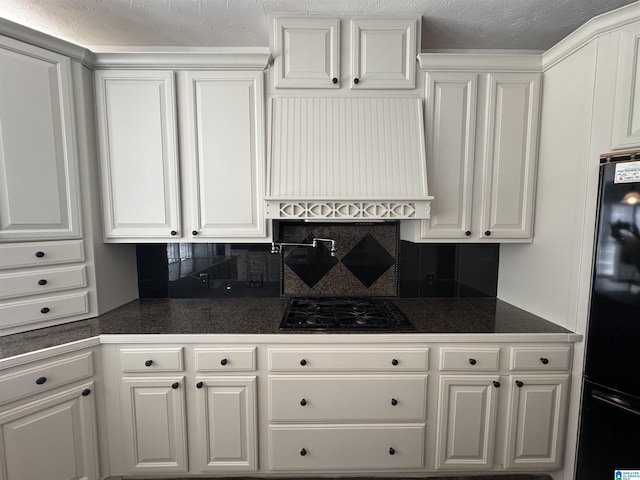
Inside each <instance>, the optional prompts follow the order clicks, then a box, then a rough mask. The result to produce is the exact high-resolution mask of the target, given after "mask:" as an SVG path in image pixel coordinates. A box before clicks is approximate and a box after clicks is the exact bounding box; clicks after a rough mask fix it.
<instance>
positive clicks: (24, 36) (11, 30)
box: [0, 18, 94, 68]
mask: <svg viewBox="0 0 640 480" xmlns="http://www.w3.org/2000/svg"><path fill="white" fill-rule="evenodd" d="M0 35H4V36H6V37H10V38H13V39H14V40H19V41H21V42H25V43H30V44H31V45H35V46H36V47H41V48H45V49H47V50H51V51H53V52H56V53H59V54H61V55H65V56H67V57H70V58H71V59H72V60H77V61H78V62H80V63H82V64H83V65H85V66H87V67H90V68H91V67H93V62H94V55H93V52H91V51H90V50H89V49H87V48H85V47H81V46H80V45H76V44H74V43H70V42H67V41H66V40H61V39H60V38H56V37H53V36H51V35H47V34H46V33H42V32H39V31H37V30H33V29H32V28H29V27H25V26H24V25H20V24H19V23H15V22H12V21H10V20H7V19H4V18H0Z"/></svg>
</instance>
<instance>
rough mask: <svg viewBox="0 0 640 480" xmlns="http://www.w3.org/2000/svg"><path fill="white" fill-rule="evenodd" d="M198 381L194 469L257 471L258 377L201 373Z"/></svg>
mask: <svg viewBox="0 0 640 480" xmlns="http://www.w3.org/2000/svg"><path fill="white" fill-rule="evenodd" d="M196 381H197V384H196V387H197V391H196V392H197V393H196V412H195V415H196V425H197V427H196V430H195V431H194V432H191V438H192V439H193V442H192V444H191V448H192V449H193V452H192V455H193V457H192V458H195V460H194V463H193V465H192V470H197V471H198V472H254V471H256V470H257V468H258V462H257V450H256V438H257V435H258V433H257V418H256V408H257V407H256V377H254V376H250V377H200V378H198V379H197V380H196Z"/></svg>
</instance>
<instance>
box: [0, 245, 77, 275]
mask: <svg viewBox="0 0 640 480" xmlns="http://www.w3.org/2000/svg"><path fill="white" fill-rule="evenodd" d="M83 260H84V250H83V248H82V240H69V241H64V242H33V243H19V244H16V243H13V244H8V245H0V270H1V269H6V268H26V267H37V266H40V265H56V264H59V263H71V262H82V261H83Z"/></svg>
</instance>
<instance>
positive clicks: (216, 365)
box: [195, 347, 256, 372]
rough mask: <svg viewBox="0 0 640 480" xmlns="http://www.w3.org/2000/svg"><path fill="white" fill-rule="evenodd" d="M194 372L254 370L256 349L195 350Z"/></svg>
mask: <svg viewBox="0 0 640 480" xmlns="http://www.w3.org/2000/svg"><path fill="white" fill-rule="evenodd" d="M195 357H196V371H198V372H237V371H252V370H255V369H256V347H230V348H206V347H198V348H196V349H195Z"/></svg>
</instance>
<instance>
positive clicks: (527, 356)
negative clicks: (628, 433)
mask: <svg viewBox="0 0 640 480" xmlns="http://www.w3.org/2000/svg"><path fill="white" fill-rule="evenodd" d="M570 366H571V347H570V346H568V345H562V346H556V347H554V346H547V345H540V346H530V345H527V346H517V347H511V357H510V361H509V370H540V371H544V370H568V369H569V367H570Z"/></svg>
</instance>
